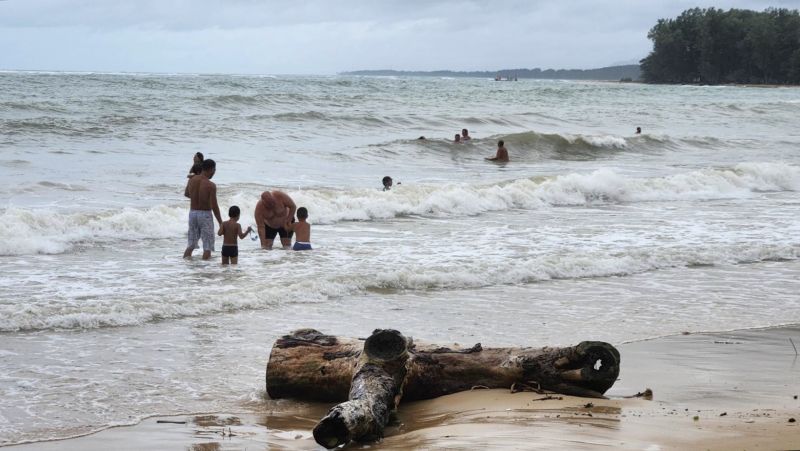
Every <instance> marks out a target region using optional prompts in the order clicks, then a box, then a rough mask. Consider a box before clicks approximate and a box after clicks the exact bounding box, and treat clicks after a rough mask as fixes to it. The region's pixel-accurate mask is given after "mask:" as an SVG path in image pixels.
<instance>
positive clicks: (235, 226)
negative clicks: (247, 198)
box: [217, 205, 253, 265]
mask: <svg viewBox="0 0 800 451" xmlns="http://www.w3.org/2000/svg"><path fill="white" fill-rule="evenodd" d="M239 214H240V211H239V207H237V206H236V205H234V206H233V207H231V208H229V209H228V217H230V219H228V220H227V221H225V222H223V223H222V226H221V227H220V228H219V232H217V235H220V236H224V238H223V239H222V264H223V265H227V264H228V263H230V264H232V265H235V264H237V263H239V245H238V244H237V242H238V241H237V237H238V238H239V239H244V237H246V236H247V235H249V234H250V232H252V231H253V228H252V227H248V228H247V231H246V232H244V233H242V225H241V224H239Z"/></svg>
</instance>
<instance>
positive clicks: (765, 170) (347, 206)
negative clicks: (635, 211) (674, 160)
mask: <svg viewBox="0 0 800 451" xmlns="http://www.w3.org/2000/svg"><path fill="white" fill-rule="evenodd" d="M778 191H800V167H797V166H791V165H786V164H777V163H741V164H738V165H736V166H734V167H731V168H716V169H704V170H699V171H692V172H685V173H678V174H674V175H670V176H665V177H654V178H635V177H628V176H624V175H621V174H619V173H618V172H616V171H614V170H613V169H600V170H596V171H594V172H589V173H569V174H564V175H555V176H549V177H534V178H525V179H518V180H512V181H507V182H502V183H495V184H485V185H480V184H467V183H450V184H444V185H417V186H414V185H406V184H404V185H400V186H398V187H396V188H395V189H394V190H392V191H389V192H382V191H378V190H374V189H347V190H336V189H310V190H303V191H292V190H288V193H289V194H290V195H291V196H292V197H293V198H294V200H295V202H296V203H297V205H298V206H306V207H308V208H309V209H310V210H311V211H312V212H313V214H312V219H313V222H315V223H318V224H331V223H336V222H340V221H372V220H382V219H389V218H394V217H401V216H428V217H447V216H473V215H479V214H481V213H485V212H490V211H504V210H513V209H536V208H546V207H548V206H566V205H571V206H581V205H598V204H617V203H633V202H653V201H692V200H712V199H727V198H748V197H752V196H754V195H755V193H760V192H778ZM259 195H260V188H258V187H256V186H243V187H237V186H235V185H234V186H229V187H224V189H221V190H220V205H222V206H223V208H224V206H226V205H233V204H235V205H238V206H239V207H240V208H241V209H242V217H243V218H248V219H247V220H248V221H249V218H251V217H252V212H253V210H254V208H255V204H256V202H257V201H258V197H259ZM186 214H187V208H186V206H185V205H181V206H173V205H158V206H155V207H152V208H148V209H137V208H124V209H121V210H111V211H105V212H99V213H98V212H95V213H85V212H84V213H74V214H65V213H54V212H52V211H50V210H36V209H25V208H19V207H15V206H11V207H8V208H6V209H4V210H0V228H2V229H3V230H14V231H15V234H16V239H15V240H3V241H0V255H26V254H58V253H63V252H68V251H70V250H72V249H73V248H75V247H80V246H81V245H82V244H86V243H99V244H103V243H106V242H111V241H113V240H119V239H126V240H139V239H162V238H175V237H179V236H183V234H185V232H186V231H185V221H186Z"/></svg>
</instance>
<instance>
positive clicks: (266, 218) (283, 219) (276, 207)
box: [255, 190, 297, 250]
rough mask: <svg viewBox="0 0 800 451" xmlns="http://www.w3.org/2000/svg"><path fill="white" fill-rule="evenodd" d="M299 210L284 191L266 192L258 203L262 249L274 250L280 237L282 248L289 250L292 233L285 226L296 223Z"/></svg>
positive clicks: (258, 221) (257, 220)
mask: <svg viewBox="0 0 800 451" xmlns="http://www.w3.org/2000/svg"><path fill="white" fill-rule="evenodd" d="M296 209H297V206H296V205H295V203H294V201H293V200H292V198H291V197H289V195H288V194H286V193H284V192H283V191H277V190H274V191H264V192H263V193H261V199H260V200H259V201H258V203H256V211H255V220H256V227H257V228H258V232H257V233H258V236H259V238H261V248H262V249H267V250H269V249H272V243H273V241H275V236H276V235H280V237H281V246H283V248H284V249H289V246H291V244H292V232H291V231H288V230H286V228H284V227H283V226H284V224H287V223H292V222H294V212H295V210H296Z"/></svg>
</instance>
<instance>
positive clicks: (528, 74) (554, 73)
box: [340, 64, 642, 81]
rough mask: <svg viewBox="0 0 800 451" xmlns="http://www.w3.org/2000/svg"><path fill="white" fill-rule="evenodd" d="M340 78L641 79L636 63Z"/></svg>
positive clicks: (383, 73) (373, 72) (404, 72)
mask: <svg viewBox="0 0 800 451" xmlns="http://www.w3.org/2000/svg"><path fill="white" fill-rule="evenodd" d="M340 75H372V76H400V77H470V78H492V79H498V78H501V79H503V80H508V79H511V80H513V79H515V78H516V79H523V78H528V79H544V80H602V81H606V80H614V81H619V80H624V81H636V80H639V79H641V76H642V71H641V69H640V68H639V65H638V64H628V65H624V66H610V67H601V68H599V69H545V70H542V69H538V68H537V69H502V70H496V71H471V72H465V71H452V70H435V71H407V70H355V71H350V72H341V73H340Z"/></svg>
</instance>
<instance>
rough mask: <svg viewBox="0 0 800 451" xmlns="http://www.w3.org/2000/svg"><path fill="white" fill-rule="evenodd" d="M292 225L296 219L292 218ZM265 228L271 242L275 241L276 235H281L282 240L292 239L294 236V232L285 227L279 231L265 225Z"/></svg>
mask: <svg viewBox="0 0 800 451" xmlns="http://www.w3.org/2000/svg"><path fill="white" fill-rule="evenodd" d="M292 224H294V218H292ZM264 228H265V229H266V235H267V238H268V239H270V240H274V239H275V235H280V236H281V238H291V237H293V236H294V232H290V231H288V230H286V229H284V228H283V227H281V228H279V229H273V228H272V227H270V226H269V225H268V224H264Z"/></svg>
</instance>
